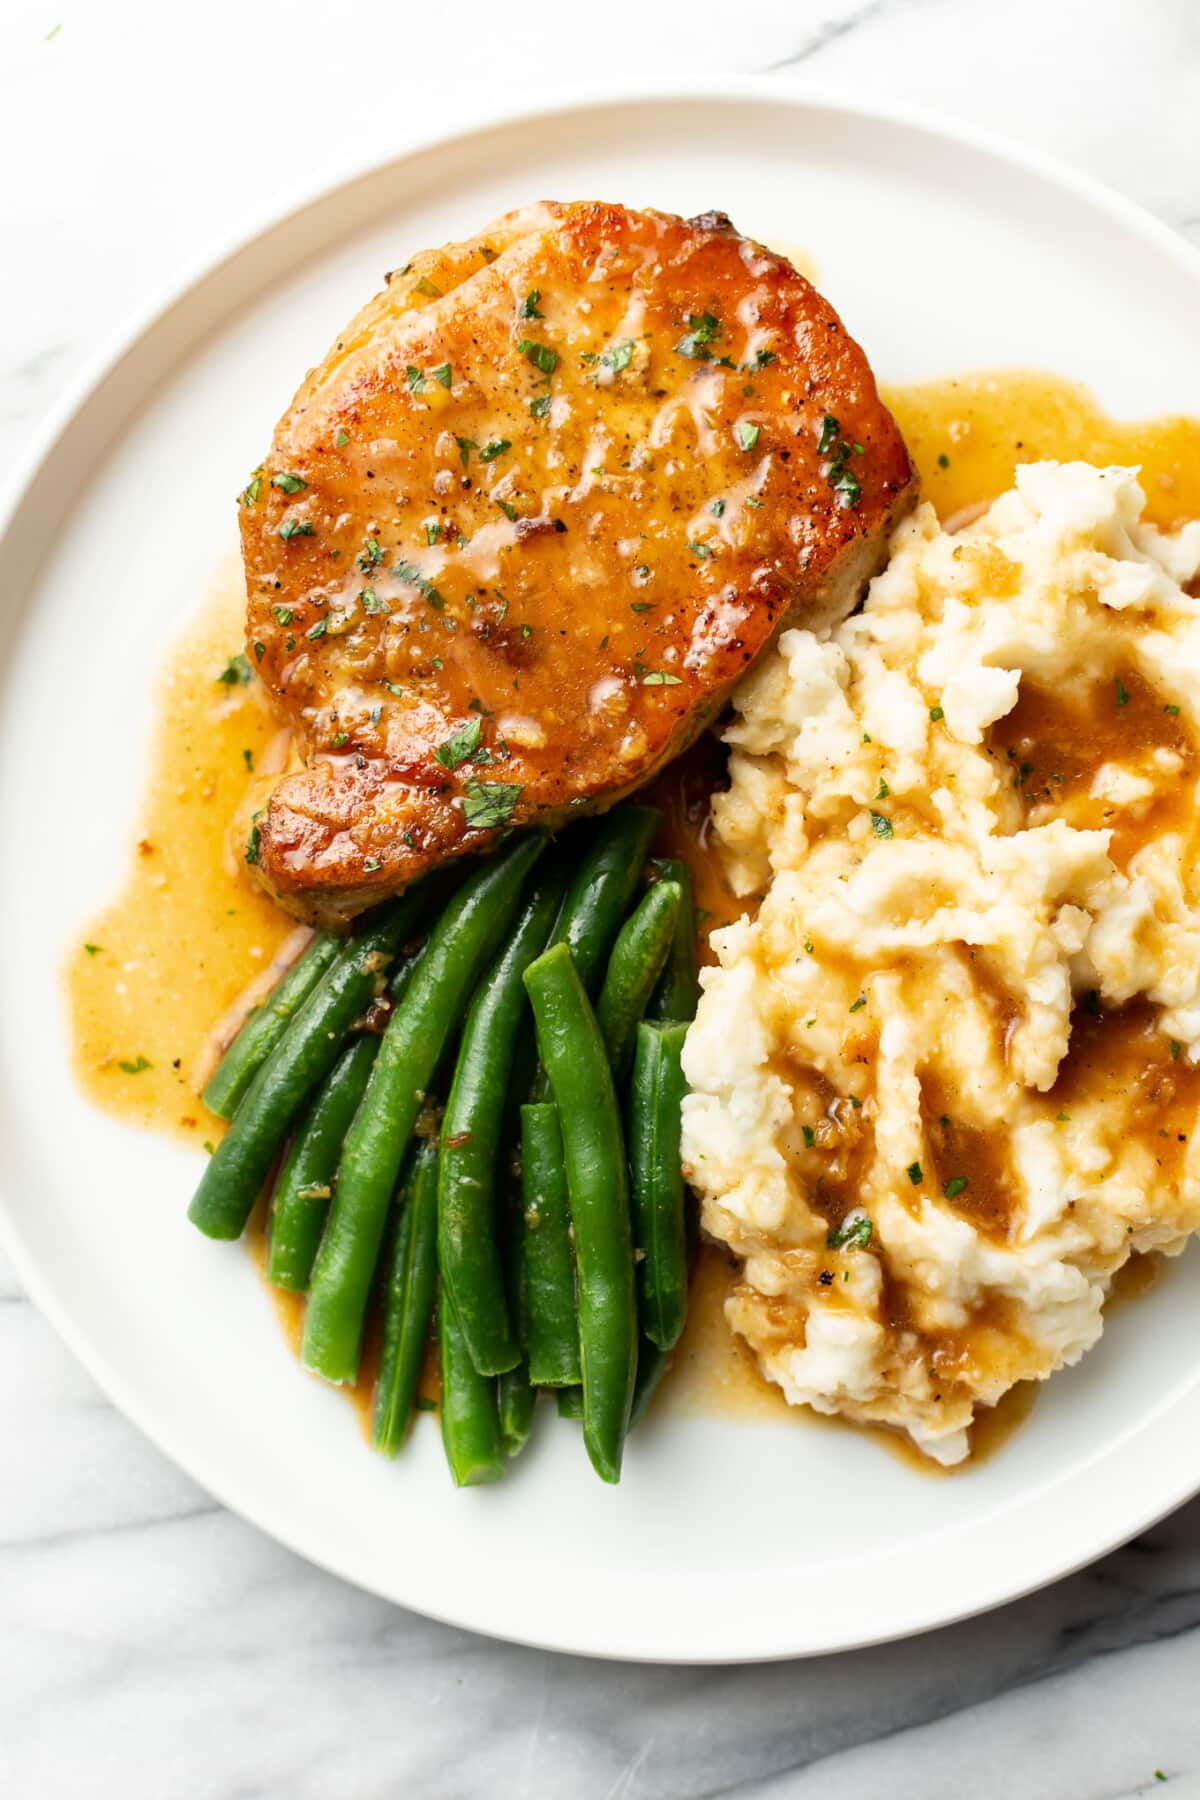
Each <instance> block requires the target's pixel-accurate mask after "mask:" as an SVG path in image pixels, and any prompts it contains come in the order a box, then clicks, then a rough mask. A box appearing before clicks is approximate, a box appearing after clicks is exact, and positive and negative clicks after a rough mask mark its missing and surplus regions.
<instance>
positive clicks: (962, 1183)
mask: <svg viewBox="0 0 1200 1800" xmlns="http://www.w3.org/2000/svg"><path fill="white" fill-rule="evenodd" d="M969 1186H970V1183H969V1182H968V1180H967V1178H966V1176H965V1175H952V1176H951V1177H950V1179H949V1181H946V1182H943V1183H942V1192H943V1194H945V1196H946V1198H947V1200H957V1198H958V1196H959V1195H960V1194H961V1193H962V1192H963V1190H964V1189H965V1188H967V1187H969Z"/></svg>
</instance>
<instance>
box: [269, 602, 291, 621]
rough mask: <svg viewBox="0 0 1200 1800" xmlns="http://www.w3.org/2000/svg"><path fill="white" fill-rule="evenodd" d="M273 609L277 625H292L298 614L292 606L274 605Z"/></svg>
mask: <svg viewBox="0 0 1200 1800" xmlns="http://www.w3.org/2000/svg"><path fill="white" fill-rule="evenodd" d="M271 611H272V612H273V613H274V614H275V623H276V624H277V625H290V624H291V622H292V620H293V619H294V618H295V616H296V615H295V613H294V612H293V611H292V609H291V607H290V606H273V607H272V608H271Z"/></svg>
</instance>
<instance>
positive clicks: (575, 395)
mask: <svg viewBox="0 0 1200 1800" xmlns="http://www.w3.org/2000/svg"><path fill="white" fill-rule="evenodd" d="M915 495H916V482H915V476H914V474H913V470H912V467H911V465H910V462H909V458H908V453H907V451H906V449H905V446H904V443H903V440H902V439H901V436H900V433H899V431H898V429H897V427H896V424H895V422H894V420H893V419H892V417H891V415H890V414H889V413H888V411H887V410H886V408H885V407H884V406H883V404H882V403H881V401H880V399H879V395H878V393H877V390H876V386H875V381H874V378H873V376H872V374H871V370H870V368H869V366H868V364H867V361H866V358H865V357H864V355H863V353H862V351H861V350H860V349H859V347H858V345H857V344H855V343H854V342H853V340H852V339H851V338H849V337H848V336H847V334H846V331H845V329H844V327H843V326H842V324H841V321H840V320H839V318H838V316H837V314H836V313H835V312H834V311H833V309H832V307H830V306H829V305H828V304H827V303H826V302H825V301H824V300H823V299H822V298H821V297H820V295H819V294H818V293H817V292H816V291H815V289H814V288H813V287H812V286H811V285H810V284H809V283H808V282H807V281H806V280H804V278H803V277H802V276H801V275H799V274H797V273H796V271H795V270H794V269H793V268H792V267H791V265H790V264H789V263H788V262H787V261H785V259H784V258H783V257H781V256H777V255H775V254H774V253H773V252H771V251H769V250H766V249H764V248H763V247H762V246H761V245H759V244H755V243H752V242H751V241H750V240H749V239H747V238H744V237H741V236H739V234H738V233H737V232H736V231H734V229H733V227H732V226H731V225H730V223H729V221H728V220H727V219H725V218H724V217H723V216H722V215H720V214H706V215H705V216H704V217H702V218H698V219H693V220H690V221H687V220H683V219H679V218H674V217H672V216H669V215H666V214H662V213H656V212H633V211H630V210H628V209H627V208H625V207H621V206H608V205H602V204H592V203H586V204H585V203H579V204H573V205H557V204H552V203H547V204H544V205H539V206H533V207H529V208H527V209H525V210H522V211H520V212H515V213H510V214H508V215H506V216H505V217H504V218H502V219H499V220H498V221H496V223H495V224H493V225H492V226H490V227H489V228H488V230H487V231H486V232H485V233H484V234H483V235H482V236H481V237H480V238H478V239H473V240H471V241H470V242H467V243H461V244H452V245H449V246H447V247H446V248H445V249H442V250H439V251H431V252H426V253H424V254H422V255H419V256H416V257H414V258H413V260H412V261H411V262H410V263H408V264H406V265H405V266H404V268H403V269H400V270H397V271H395V272H394V273H393V274H392V275H391V276H389V278H388V284H387V286H386V287H385V289H384V290H383V292H382V293H380V294H379V295H377V296H376V298H375V299H374V300H372V301H371V302H370V303H369V305H367V306H366V307H365V308H364V309H363V310H362V312H361V313H359V315H358V316H357V318H355V319H354V320H353V321H352V322H351V324H350V325H349V326H348V327H347V328H346V330H345V331H344V332H343V333H342V335H341V336H340V337H339V339H338V340H337V343H336V344H335V345H334V347H333V349H332V350H331V351H330V353H329V355H328V356H327V357H326V358H325V360H324V362H323V363H321V364H320V365H319V366H318V367H317V368H316V369H315V370H313V371H312V373H311V374H310V375H309V376H308V378H307V379H306V380H305V382H304V383H303V385H302V386H301V388H300V390H299V392H298V393H297V395H296V398H295V400H294V402H293V404H292V406H291V408H290V410H289V411H288V412H287V413H286V414H285V416H284V417H283V419H282V420H281V421H280V424H279V427H278V429H277V431H276V433H275V440H274V443H273V445H272V448H271V452H270V455H269V456H268V457H267V458H266V460H265V462H264V464H263V466H262V469H261V470H260V471H256V474H255V477H254V478H253V479H252V480H251V482H250V484H249V486H248V488H247V489H246V492H245V494H244V495H243V496H242V510H241V525H242V542H243V551H244V556H245V564H246V576H247V584H248V595H249V605H248V617H247V644H248V654H249V657H250V661H251V665H252V666H253V667H254V668H256V669H257V671H258V673H259V674H260V675H261V677H262V679H263V681H264V682H265V683H266V685H267V688H268V690H269V691H270V693H271V694H272V695H273V697H274V699H275V701H276V703H277V705H278V708H279V710H280V712H281V713H282V714H283V715H284V717H285V718H286V719H287V720H288V722H289V723H290V724H291V726H292V728H293V733H294V736H293V744H294V749H295V752H296V755H297V758H298V760H299V765H300V766H298V767H295V768H293V769H292V771H291V772H289V773H287V774H285V775H284V776H283V777H282V778H281V779H279V780H278V782H277V785H276V786H275V788H274V790H273V791H272V793H271V794H270V798H269V801H268V802H267V805H266V807H265V809H264V811H263V813H262V815H261V817H260V819H259V836H258V840H257V842H258V855H259V862H258V868H259V872H260V874H261V876H262V878H263V880H264V881H265V882H266V884H267V885H268V886H269V887H270V889H271V890H272V891H273V892H274V894H275V895H276V896H277V897H278V899H279V900H280V901H281V902H282V903H283V904H284V905H285V906H286V907H288V908H289V910H291V911H293V912H295V913H297V914H298V915H300V916H302V917H305V918H309V919H313V920H320V921H325V922H336V921H337V920H339V919H344V918H347V917H349V916H350V915H352V914H353V913H355V912H357V911H358V910H360V909H361V908H363V907H365V906H367V905H369V904H371V903H372V902H374V901H376V900H379V899H381V898H383V897H384V896H386V895H388V894H391V893H394V892H396V891H397V890H398V889H400V888H403V887H404V886H405V885H406V884H407V883H408V882H410V881H412V880H413V879H414V878H415V877H416V876H418V875H420V874H421V873H422V872H423V871H424V870H426V869H427V868H429V867H430V866H432V865H433V864H436V863H439V862H441V861H444V860H445V859H446V858H448V857H451V856H455V855H458V854H460V853H462V852H466V851H474V850H479V849H483V848H486V847H487V846H488V844H489V843H490V842H492V841H493V840H494V839H495V837H496V836H497V834H498V833H499V832H501V831H502V830H504V829H506V828H508V827H509V826H511V825H524V824H528V823H531V822H535V821H540V822H543V823H546V824H550V825H552V826H553V825H555V824H557V823H560V822H561V821H563V820H564V819H565V818H567V817H568V816H574V815H575V814H576V813H577V812H578V811H581V810H587V809H596V808H600V807H604V806H607V805H609V804H611V803H612V802H613V801H615V800H616V799H618V798H619V797H620V796H621V795H623V794H625V793H627V792H629V791H630V790H631V789H633V788H635V787H637V786H639V785H640V784H641V783H642V782H644V781H646V780H648V779H649V777H650V776H651V775H653V774H654V773H655V771H656V770H657V769H658V768H660V767H661V766H662V764H663V763H665V762H666V761H667V760H669V759H670V758H671V757H673V756H675V755H676V754H677V753H678V752H679V751H680V750H682V749H683V748H685V746H686V745H687V744H688V743H689V742H690V741H691V740H692V739H693V738H694V737H695V736H696V734H697V733H698V732H699V731H700V730H701V729H702V727H703V726H704V724H705V723H706V722H707V721H708V720H709V719H710V718H712V717H713V715H714V714H715V713H716V712H717V711H718V710H719V708H720V707H721V705H722V703H723V701H724V700H725V698H726V697H727V695H728V693H729V690H730V688H731V687H732V685H733V684H734V682H736V681H737V679H738V678H739V676H741V675H742V674H743V673H744V672H745V670H746V668H747V667H748V665H749V664H750V663H751V661H752V660H753V659H754V658H755V657H756V656H757V655H758V654H759V653H760V652H761V651H762V649H763V648H764V647H765V646H766V645H767V644H768V643H769V642H770V641H771V640H772V639H773V638H774V636H775V635H776V633H777V632H778V631H779V629H780V628H781V627H782V626H783V625H784V624H785V623H796V622H799V623H803V624H808V625H814V626H815V625H822V624H826V623H828V622H830V621H832V620H834V619H836V618H839V617H841V616H843V615H844V614H845V613H846V612H848V611H849V610H850V608H851V607H852V606H853V605H854V603H855V601H856V600H857V598H858V596H859V594H860V592H861V590H862V587H863V585H864V583H865V582H866V580H867V579H868V578H869V576H870V575H871V574H872V573H874V571H875V570H876V568H877V567H878V566H879V564H880V562H881V560H882V558H883V556H884V554H885V550H886V542H887V536H888V532H889V531H890V529H891V527H892V525H893V524H894V523H895V522H896V520H897V518H898V517H899V516H900V515H901V514H902V513H903V512H905V511H906V510H907V509H908V508H909V507H910V506H911V504H912V503H913V501H914V499H915Z"/></svg>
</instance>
